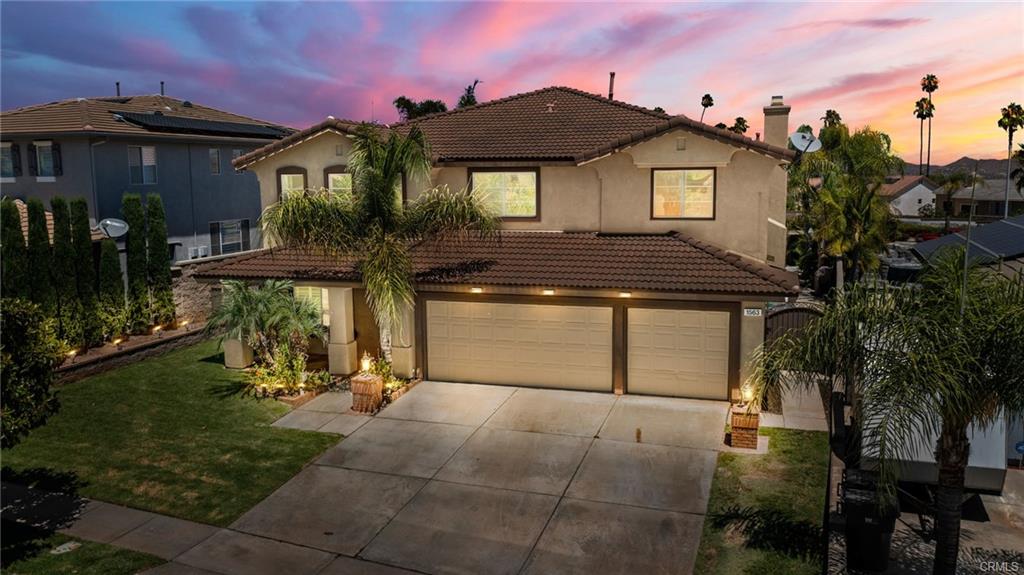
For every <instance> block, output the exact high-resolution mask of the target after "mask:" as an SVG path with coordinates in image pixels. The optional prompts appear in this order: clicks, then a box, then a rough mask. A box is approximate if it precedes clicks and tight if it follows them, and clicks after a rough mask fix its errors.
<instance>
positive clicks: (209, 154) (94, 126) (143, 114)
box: [0, 95, 294, 260]
mask: <svg viewBox="0 0 1024 575" xmlns="http://www.w3.org/2000/svg"><path fill="white" fill-rule="evenodd" d="M293 131H294V130H292V129H290V128H286V127H283V126H278V125H276V124H271V123H268V122H264V121H261V120H255V119H253V118H248V117H245V116H239V115H237V114H232V113H229V112H224V111H222V110H217V109H214V108H209V107H207V106H202V105H199V104H195V103H192V102H189V101H187V100H179V99H176V98H171V97H168V96H164V95H146V96H123V97H122V96H116V97H109V98H77V99H73V100H63V101H59V102H50V103H47V104H41V105H38V106H28V107H24V108H17V109H14V110H8V111H4V112H3V113H2V114H0V137H2V146H0V148H2V174H0V190H2V193H3V195H5V196H10V197H14V198H19V199H26V200H27V199H29V198H39V199H40V200H42V201H43V203H44V204H46V205H49V203H50V199H51V198H53V197H54V196H64V197H69V198H74V197H84V198H85V199H86V201H87V202H88V204H89V215H90V217H91V218H92V219H93V220H94V221H97V220H100V219H103V218H120V217H122V215H121V199H122V197H123V196H124V194H127V193H135V194H140V195H142V196H143V197H145V196H149V195H153V194H159V195H160V197H161V199H162V200H163V204H164V209H165V211H166V214H167V228H168V242H169V243H170V246H171V247H170V249H169V252H168V253H169V255H170V256H171V258H172V259H174V260H183V259H189V258H195V257H201V256H206V255H216V254H220V253H231V252H237V251H245V250H248V249H250V247H257V246H258V245H259V243H258V242H259V234H258V228H257V227H256V220H257V218H258V217H259V214H260V197H259V184H258V183H257V181H256V177H255V176H254V175H252V174H250V173H244V172H236V171H235V169H234V168H233V167H232V165H231V160H232V159H234V158H237V157H239V156H241V155H243V154H245V153H248V152H250V151H252V150H254V149H256V148H260V147H263V146H265V145H266V144H268V143H270V142H273V141H275V140H277V139H278V138H281V137H282V136H285V135H287V134H289V133H291V132H293Z"/></svg>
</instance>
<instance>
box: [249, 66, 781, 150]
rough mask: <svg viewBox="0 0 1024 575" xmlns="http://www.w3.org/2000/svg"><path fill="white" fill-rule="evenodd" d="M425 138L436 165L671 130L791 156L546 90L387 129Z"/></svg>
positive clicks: (342, 123)
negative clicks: (416, 131) (419, 132)
mask: <svg viewBox="0 0 1024 575" xmlns="http://www.w3.org/2000/svg"><path fill="white" fill-rule="evenodd" d="M357 125H358V124H356V123H354V122H349V121H347V120H334V119H328V120H327V121H325V122H321V123H320V124H317V125H315V126H312V127H310V128H308V129H306V130H303V131H301V132H298V133H296V134H292V135H291V136H288V137H286V138H284V139H283V140H281V141H279V142H273V143H271V144H268V145H267V146H264V147H263V148H261V149H259V150H256V151H254V152H252V153H250V154H247V155H246V156H243V157H241V158H238V160H236V161H235V167H236V168H242V167H245V166H246V165H248V164H251V163H253V162H255V161H258V160H260V159H262V158H265V157H267V156H269V155H271V154H273V153H275V152H278V151H281V150H283V149H286V148H288V147H291V146H294V145H296V144H298V143H301V142H302V141H305V140H306V139H308V138H310V137H312V136H315V135H316V134H318V133H319V132H322V131H324V130H328V129H334V130H341V131H345V132H351V131H352V130H353V129H354V128H355V127H356V126H357ZM413 126H416V127H418V128H419V129H420V130H422V131H423V133H424V134H426V136H427V141H428V142H429V143H430V149H431V153H432V154H433V156H434V160H435V161H436V162H441V163H443V162H458V161H475V160H479V161H488V160H491V161H494V160H506V161H563V162H573V163H581V162H585V161H587V160H591V159H594V158H597V157H600V156H602V155H605V154H608V153H611V152H614V151H616V150H618V149H620V148H624V147H628V146H631V145H635V144H638V143H640V142H642V141H644V140H647V139H650V138H653V137H656V136H659V135H661V134H663V133H665V132H668V131H670V130H675V129H685V130H689V131H691V132H694V133H697V134H700V135H702V136H704V137H708V138H711V139H714V140H718V141H721V142H724V143H727V144H730V145H733V146H737V147H741V148H746V149H749V150H754V151H757V152H759V153H762V154H767V155H769V156H772V157H775V158H779V159H782V160H789V159H792V158H793V157H794V155H795V152H793V151H791V150H787V149H785V148H780V147H777V146H772V145H770V144H766V143H764V142H761V141H757V140H753V139H751V138H747V137H745V136H742V135H740V134H736V133H733V132H730V131H728V130H720V129H718V128H715V127H713V126H709V125H707V124H703V123H701V122H698V121H696V120H691V119H690V118H687V117H685V116H670V115H668V114H665V113H663V112H656V111H654V110H649V109H647V108H642V107H640V106H634V105H632V104H627V103H626V102H620V101H618V100H609V99H608V98H605V97H602V96H598V95H596V94H591V93H588V92H583V91H581V90H577V89H575V88H566V87H563V86H554V87H550V88H543V89H540V90H535V91H533V92H526V93H523V94H516V95H514V96H508V97H506V98H500V99H497V100H491V101H489V102H484V103H482V104H477V105H475V106H467V107H465V108H458V109H455V110H449V111H447V112H439V113H437V114H431V115H428V116H423V117H421V118H416V119H414V120H409V121H407V122H401V123H398V124H395V125H393V126H390V127H387V128H388V129H394V130H397V131H399V132H408V131H409V130H410V129H411V128H412V127H413Z"/></svg>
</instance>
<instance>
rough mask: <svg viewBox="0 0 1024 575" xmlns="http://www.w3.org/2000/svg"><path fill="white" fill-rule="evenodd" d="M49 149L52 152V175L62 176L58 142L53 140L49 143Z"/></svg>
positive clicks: (62, 166) (62, 167)
mask: <svg viewBox="0 0 1024 575" xmlns="http://www.w3.org/2000/svg"><path fill="white" fill-rule="evenodd" d="M50 151H51V152H52V153H53V175H54V176H63V175H64V165H63V163H62V162H61V161H60V143H59V142H53V143H52V144H50Z"/></svg>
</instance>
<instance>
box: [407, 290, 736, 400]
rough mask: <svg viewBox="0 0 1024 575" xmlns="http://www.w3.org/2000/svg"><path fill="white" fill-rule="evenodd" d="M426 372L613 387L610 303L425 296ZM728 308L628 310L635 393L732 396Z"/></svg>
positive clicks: (629, 369)
mask: <svg viewBox="0 0 1024 575" xmlns="http://www.w3.org/2000/svg"><path fill="white" fill-rule="evenodd" d="M425 316H426V317H425V319H426V342H425V343H426V348H427V357H426V359H427V376H428V377H429V378H430V379H434V380H438V381H458V382H475V383H497V384H505V385H521V386H536V387H551V388H562V389H579V390H590V391H612V365H613V354H614V353H616V350H615V348H614V345H613V341H614V337H613V321H612V317H613V310H612V307H610V306H609V307H602V306H599V305H598V306H573V305H549V304H544V305H541V304H520V303H491V302H467V301H448V300H427V301H426V314H425ZM729 330H730V325H729V312H728V311H718V310H689V309H652V308H644V307H630V308H629V309H627V310H626V332H625V334H624V339H625V343H626V345H625V346H623V347H624V349H620V350H619V353H622V354H624V355H625V357H624V358H622V360H623V363H624V364H625V366H626V373H625V376H626V377H625V379H626V390H627V392H629V393H642V394H651V395H669V396H677V397H696V398H710V399H726V398H727V396H728V387H729V356H730V354H729V339H730V338H729Z"/></svg>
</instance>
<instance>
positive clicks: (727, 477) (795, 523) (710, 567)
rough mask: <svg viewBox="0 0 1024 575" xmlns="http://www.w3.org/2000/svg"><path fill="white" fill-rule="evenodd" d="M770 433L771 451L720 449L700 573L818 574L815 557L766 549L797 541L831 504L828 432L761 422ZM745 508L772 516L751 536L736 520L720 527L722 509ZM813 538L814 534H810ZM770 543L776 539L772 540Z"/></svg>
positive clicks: (813, 527) (816, 524)
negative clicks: (755, 452)
mask: <svg viewBox="0 0 1024 575" xmlns="http://www.w3.org/2000/svg"><path fill="white" fill-rule="evenodd" d="M760 433H761V435H766V436H768V437H769V438H770V440H769V443H768V453H767V454H765V455H743V454H738V453H719V454H718V467H717V468H716V469H715V479H714V483H712V486H711V499H710V501H709V503H708V514H707V518H706V519H705V521H704V532H703V534H702V535H701V542H700V550H699V551H698V554H697V567H696V569H695V570H694V572H695V573H708V574H721V575H739V574H748V575H762V574H764V573H791V574H794V575H802V574H807V575H814V574H816V573H818V572H820V563H819V560H818V559H817V558H814V557H806V556H805V557H794V556H793V554H786V553H782V552H780V551H777V550H771V549H765V544H764V542H765V541H768V542H769V543H777V542H780V541H781V542H783V543H784V544H793V545H794V546H796V547H798V548H799V547H800V545H799V544H795V543H794V542H795V541H801V540H803V539H805V538H806V537H804V538H802V537H801V534H804V535H805V536H806V533H807V532H808V531H810V530H817V529H818V528H820V525H821V514H822V511H823V509H824V505H825V479H826V474H827V465H828V460H827V458H828V434H827V433H824V432H819V431H795V430H790V429H776V428H764V427H762V428H761V432H760ZM730 508H733V509H735V508H739V509H741V510H745V511H749V512H755V513H756V514H757V516H758V517H760V518H766V519H768V521H766V522H765V525H766V527H765V528H764V529H762V530H761V532H760V534H759V535H755V536H754V537H753V539H754V540H750V539H748V537H747V536H746V535H745V534H744V532H743V531H742V530H741V529H739V528H737V527H736V524H732V526H729V527H725V528H721V529H719V528H716V527H715V526H714V525H713V524H712V519H713V517H714V516H715V514H716V513H720V512H722V511H724V510H726V509H730ZM810 539H811V540H812V541H813V540H814V537H811V538H810ZM769 546H770V544H769Z"/></svg>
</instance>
